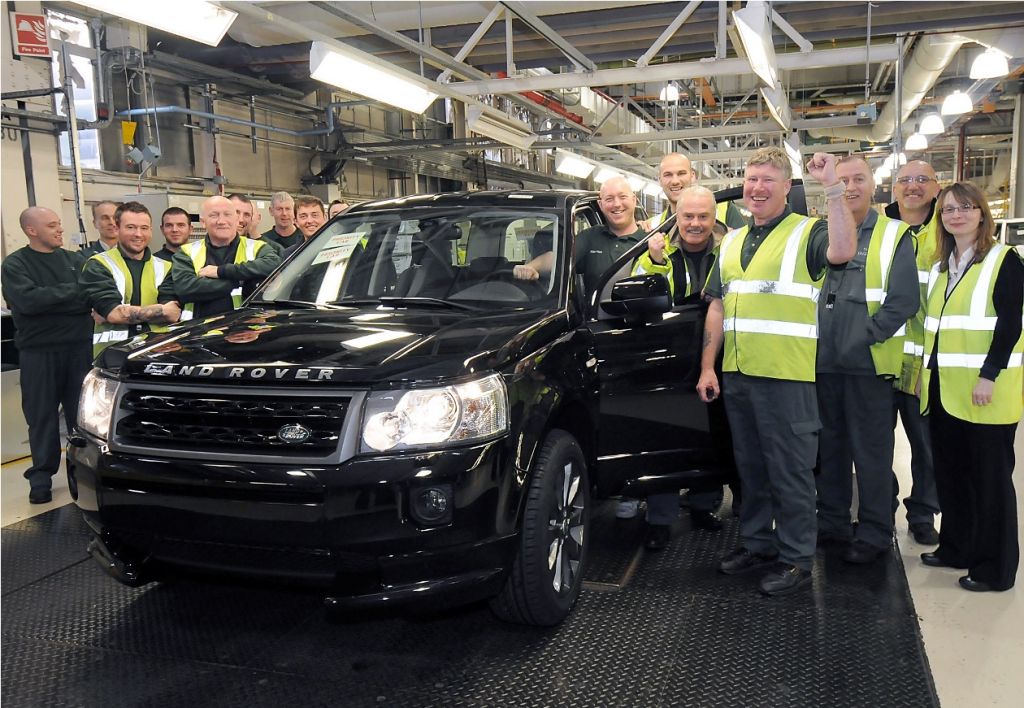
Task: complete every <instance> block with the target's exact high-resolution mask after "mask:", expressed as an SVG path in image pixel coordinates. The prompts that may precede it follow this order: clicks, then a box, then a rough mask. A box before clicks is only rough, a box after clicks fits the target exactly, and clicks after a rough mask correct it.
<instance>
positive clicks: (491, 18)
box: [437, 5, 504, 82]
mask: <svg viewBox="0 0 1024 708" xmlns="http://www.w3.org/2000/svg"><path fill="white" fill-rule="evenodd" d="M502 12H504V9H503V8H502V6H501V5H495V6H494V7H492V8H491V11H490V12H489V13H487V17H485V18H484V21H483V22H481V23H480V26H479V27H477V28H476V29H475V30H474V31H473V34H471V35H470V36H469V39H467V40H466V43H465V44H463V45H462V49H460V50H459V51H458V53H457V54H456V55H455V61H457V62H461V61H463V60H465V58H466V57H467V56H469V53H470V52H471V51H473V50H474V49H475V48H476V45H477V44H479V43H480V40H481V39H483V37H484V35H485V34H487V32H488V30H490V29H491V26H492V25H493V24H494V23H495V22H497V20H498V18H499V17H501V13H502ZM451 75H452V72H451V70H450V69H445V70H444V71H442V72H441V75H440V76H438V77H437V80H438V81H441V82H446V81H448V79H449V78H451Z"/></svg>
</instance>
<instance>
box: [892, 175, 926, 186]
mask: <svg viewBox="0 0 1024 708" xmlns="http://www.w3.org/2000/svg"><path fill="white" fill-rule="evenodd" d="M934 181H935V178H934V177H929V176H928V175H913V176H911V175H907V176H905V177H897V178H896V182H897V183H898V184H910V183H911V182H917V183H918V184H928V183H929V182H934Z"/></svg>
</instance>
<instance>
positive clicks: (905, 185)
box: [885, 160, 940, 546]
mask: <svg viewBox="0 0 1024 708" xmlns="http://www.w3.org/2000/svg"><path fill="white" fill-rule="evenodd" d="M939 188H940V185H939V182H938V179H936V175H935V170H934V169H932V166H931V165H929V164H928V163H927V162H924V161H922V160H913V161H912V162H908V163H907V164H905V165H904V166H903V167H901V168H900V170H899V172H897V173H896V179H895V180H893V185H892V191H893V196H894V197H896V201H894V202H893V203H892V204H890V205H889V206H887V207H886V208H885V215H886V216H887V217H889V218H891V219H899V220H900V221H903V222H905V223H907V224H910V233H911V234H913V237H914V249H915V251H916V253H917V278H918V286H919V288H920V293H921V307H920V309H919V310H918V311H917V314H916V315H915V316H914V317H912V318H910V320H909V321H908V322H907V340H906V342H904V349H903V352H904V356H903V372H902V374H901V375H900V378H899V379H898V380H897V384H896V401H895V406H896V410H895V411H894V412H893V417H892V424H893V427H895V426H896V417H897V413H898V415H899V417H900V418H902V419H903V430H904V431H905V432H906V434H907V440H908V442H909V443H910V473H911V476H912V478H913V487H912V488H911V490H910V495H909V496H908V497H906V498H905V499H904V500H903V506H904V507H906V510H907V524H908V525H909V527H910V534H911V535H912V536H913V537H914V540H915V541H917V542H918V543H920V544H922V545H925V546H934V545H935V544H937V543H938V542H939V534H938V532H937V531H936V530H935V515H936V514H938V513H939V496H938V493H937V492H936V490H935V473H934V471H933V468H932V449H931V435H930V434H929V430H928V418H927V417H925V416H922V415H921V402H920V399H918V397H917V396H915V395H914V390H915V387H916V386H917V380H918V378H919V377H920V374H921V357H922V355H923V352H924V305H925V301H926V300H927V297H926V296H927V292H926V291H927V286H928V272H929V271H930V270H931V268H932V264H933V262H934V256H935V245H936V227H937V226H938V218H936V217H935V216H934V215H935V198H936V197H938V195H939ZM893 481H894V497H893V512H895V511H896V510H897V509H898V508H899V485H898V484H896V483H895V475H894V480H893Z"/></svg>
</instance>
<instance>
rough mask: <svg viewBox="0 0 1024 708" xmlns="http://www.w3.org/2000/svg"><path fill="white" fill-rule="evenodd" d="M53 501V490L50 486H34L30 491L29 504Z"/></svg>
mask: <svg viewBox="0 0 1024 708" xmlns="http://www.w3.org/2000/svg"><path fill="white" fill-rule="evenodd" d="M51 501H53V492H51V491H50V488H49V487H32V490H31V491H30V492H29V493H28V503H29V504H49V503H50V502H51Z"/></svg>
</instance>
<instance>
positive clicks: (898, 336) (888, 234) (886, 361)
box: [864, 214, 910, 379]
mask: <svg viewBox="0 0 1024 708" xmlns="http://www.w3.org/2000/svg"><path fill="white" fill-rule="evenodd" d="M909 228H910V227H909V226H908V225H907V224H905V223H903V222H902V221H899V220H897V219H890V218H889V217H887V216H885V215H883V214H879V215H878V220H877V221H876V222H875V226H874V228H873V229H872V230H871V239H870V241H869V242H868V254H867V259H866V261H865V264H864V299H865V300H866V301H867V307H868V315H869V316H874V315H875V314H876V313H877V312H878V311H879V310H880V309H881V308H882V305H884V304H885V299H886V297H887V296H888V294H889V277H890V276H891V275H892V263H893V259H894V258H895V255H896V247H897V246H898V245H899V242H900V239H901V238H902V237H903V235H904V234H905V233H906V232H907V229H909ZM906 333H907V327H906V324H904V325H903V326H901V327H900V328H899V329H898V330H896V332H895V333H894V334H893V335H892V336H891V337H889V339H886V340H885V341H884V342H876V343H875V344H872V345H871V347H870V349H871V360H872V362H873V363H874V366H875V373H876V374H878V375H879V376H885V377H887V378H893V379H894V378H896V377H898V376H899V375H900V372H901V371H902V369H903V363H904V362H903V339H904V336H905V335H906Z"/></svg>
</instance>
